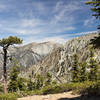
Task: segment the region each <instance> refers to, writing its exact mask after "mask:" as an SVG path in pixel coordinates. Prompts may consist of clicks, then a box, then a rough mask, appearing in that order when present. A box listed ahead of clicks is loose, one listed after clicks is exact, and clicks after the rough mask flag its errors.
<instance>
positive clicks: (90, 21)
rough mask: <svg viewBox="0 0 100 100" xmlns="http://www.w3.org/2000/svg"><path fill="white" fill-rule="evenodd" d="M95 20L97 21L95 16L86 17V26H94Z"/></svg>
mask: <svg viewBox="0 0 100 100" xmlns="http://www.w3.org/2000/svg"><path fill="white" fill-rule="evenodd" d="M94 21H95V17H92V18H89V19H86V20H85V21H84V26H88V27H92V26H93V24H94Z"/></svg>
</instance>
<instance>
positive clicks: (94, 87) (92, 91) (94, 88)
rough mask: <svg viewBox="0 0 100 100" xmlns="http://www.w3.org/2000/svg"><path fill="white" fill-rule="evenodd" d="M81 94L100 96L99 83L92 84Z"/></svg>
mask: <svg viewBox="0 0 100 100" xmlns="http://www.w3.org/2000/svg"><path fill="white" fill-rule="evenodd" d="M83 93H84V94H87V95H89V96H100V81H97V82H94V83H92V84H91V85H90V86H89V87H88V88H85V91H84V92H83Z"/></svg>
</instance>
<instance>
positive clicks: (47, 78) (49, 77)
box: [45, 73, 52, 86]
mask: <svg viewBox="0 0 100 100" xmlns="http://www.w3.org/2000/svg"><path fill="white" fill-rule="evenodd" d="M51 82H52V75H51V74H50V73H46V79H45V86H48V85H50V84H51Z"/></svg>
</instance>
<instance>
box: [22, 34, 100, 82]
mask: <svg viewBox="0 0 100 100" xmlns="http://www.w3.org/2000/svg"><path fill="white" fill-rule="evenodd" d="M96 36H98V33H93V34H88V35H85V36H81V37H77V38H74V39H72V40H69V41H68V42H66V43H65V45H64V46H63V47H59V48H58V49H56V50H54V51H53V52H52V53H50V54H49V55H48V56H47V57H46V58H45V59H43V60H42V61H41V62H39V63H37V64H35V65H33V66H32V67H30V68H29V70H28V71H27V72H26V73H27V74H24V73H23V74H22V75H23V76H24V77H27V75H28V74H30V73H34V75H33V76H35V75H36V74H42V75H45V74H46V73H47V72H49V73H50V74H51V75H52V76H53V79H54V80H57V81H58V82H60V83H62V82H68V81H70V80H71V68H72V65H73V62H74V59H73V55H74V54H77V55H78V57H79V62H84V61H86V62H89V57H90V49H91V46H92V45H90V40H91V39H93V38H94V37H96ZM95 59H96V60H97V62H98V63H99V62H100V50H99V49H95Z"/></svg>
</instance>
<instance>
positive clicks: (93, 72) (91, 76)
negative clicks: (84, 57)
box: [89, 49, 98, 81]
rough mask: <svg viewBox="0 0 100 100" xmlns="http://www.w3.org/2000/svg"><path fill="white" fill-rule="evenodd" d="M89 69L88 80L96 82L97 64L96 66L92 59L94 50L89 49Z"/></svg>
mask: <svg viewBox="0 0 100 100" xmlns="http://www.w3.org/2000/svg"><path fill="white" fill-rule="evenodd" d="M89 68H90V72H89V80H90V81H96V80H97V71H98V64H97V62H96V60H95V59H94V50H93V49H91V54H90V62H89Z"/></svg>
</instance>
